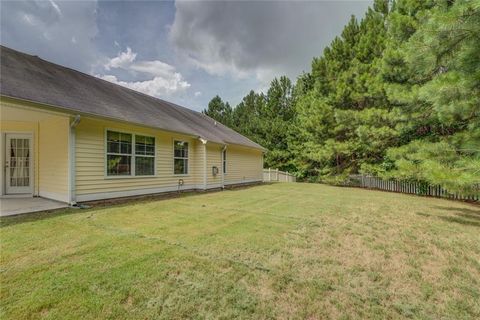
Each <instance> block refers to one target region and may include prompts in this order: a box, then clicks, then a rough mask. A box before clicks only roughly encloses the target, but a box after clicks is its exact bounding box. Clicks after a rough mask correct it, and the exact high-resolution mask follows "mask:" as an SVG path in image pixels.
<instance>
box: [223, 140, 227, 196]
mask: <svg viewBox="0 0 480 320" xmlns="http://www.w3.org/2000/svg"><path fill="white" fill-rule="evenodd" d="M225 150H227V145H226V144H225V145H223V148H222V189H225V171H226V170H224V169H223V166H224V163H225ZM225 165H226V164H225Z"/></svg>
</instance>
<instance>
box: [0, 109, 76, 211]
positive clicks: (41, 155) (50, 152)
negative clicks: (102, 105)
mask: <svg viewBox="0 0 480 320" xmlns="http://www.w3.org/2000/svg"><path fill="white" fill-rule="evenodd" d="M0 108H1V112H0V120H1V121H0V129H1V133H2V139H1V141H2V143H1V157H0V162H1V168H4V167H5V141H4V138H5V134H6V133H30V134H32V135H33V137H32V140H33V159H32V161H33V175H34V185H33V194H34V195H37V196H38V195H39V196H41V197H45V198H49V199H54V200H58V201H62V202H68V201H69V159H68V143H69V141H68V139H69V121H70V118H69V116H68V115H66V114H61V113H56V112H50V111H45V110H42V109H36V108H35V109H34V108H33V107H32V106H31V104H28V105H27V104H23V103H20V102H12V101H10V100H6V99H2V100H1V101H0ZM4 174H5V172H4V171H3V170H1V177H0V181H1V182H2V183H1V185H2V190H1V191H2V194H3V193H4V190H3V189H4V186H3V181H4Z"/></svg>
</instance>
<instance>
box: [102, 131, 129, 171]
mask: <svg viewBox="0 0 480 320" xmlns="http://www.w3.org/2000/svg"><path fill="white" fill-rule="evenodd" d="M131 174H132V135H131V134H129V133H121V132H115V131H107V175H108V176H130V175H131Z"/></svg>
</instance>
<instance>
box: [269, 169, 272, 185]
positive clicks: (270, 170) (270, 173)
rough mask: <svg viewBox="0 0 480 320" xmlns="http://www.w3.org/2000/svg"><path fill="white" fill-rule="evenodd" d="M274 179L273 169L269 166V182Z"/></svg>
mask: <svg viewBox="0 0 480 320" xmlns="http://www.w3.org/2000/svg"><path fill="white" fill-rule="evenodd" d="M271 181H272V169H271V168H268V182H271Z"/></svg>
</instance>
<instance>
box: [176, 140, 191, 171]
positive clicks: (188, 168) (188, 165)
mask: <svg viewBox="0 0 480 320" xmlns="http://www.w3.org/2000/svg"><path fill="white" fill-rule="evenodd" d="M177 141H178V142H183V143H187V144H188V147H187V152H188V156H187V157H186V158H183V157H175V142H177ZM190 144H191V143H190V141H187V140H185V139H181V138H179V139H177V138H173V139H172V172H173V176H175V177H188V176H190ZM175 159H187V173H175Z"/></svg>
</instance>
